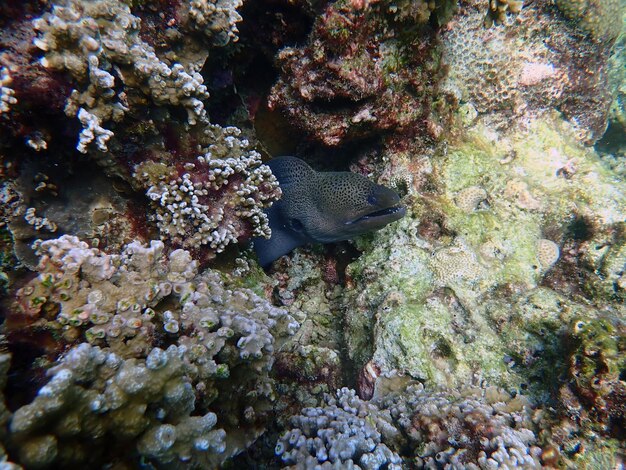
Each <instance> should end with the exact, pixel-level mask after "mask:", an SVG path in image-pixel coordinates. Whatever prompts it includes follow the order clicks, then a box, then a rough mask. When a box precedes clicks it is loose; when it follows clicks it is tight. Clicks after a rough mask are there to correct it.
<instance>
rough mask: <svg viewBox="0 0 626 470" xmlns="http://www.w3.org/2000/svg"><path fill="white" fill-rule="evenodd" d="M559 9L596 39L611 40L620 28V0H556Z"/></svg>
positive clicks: (615, 36) (621, 3) (621, 7)
mask: <svg viewBox="0 0 626 470" xmlns="http://www.w3.org/2000/svg"><path fill="white" fill-rule="evenodd" d="M555 4H556V6H557V8H558V9H559V10H561V11H562V12H563V14H564V15H565V16H566V17H567V18H568V19H570V20H572V21H574V22H575V23H576V25H577V26H578V27H579V28H581V29H582V30H583V31H585V32H586V33H589V34H590V35H591V37H592V38H593V39H594V40H596V41H612V40H615V38H617V36H618V35H619V33H620V31H621V30H622V12H623V8H624V5H623V2H621V0H604V1H601V0H556V1H555Z"/></svg>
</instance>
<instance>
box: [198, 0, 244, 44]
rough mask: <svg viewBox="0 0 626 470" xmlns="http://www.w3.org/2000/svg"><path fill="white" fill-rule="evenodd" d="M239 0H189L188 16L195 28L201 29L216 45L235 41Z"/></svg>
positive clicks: (238, 19)
mask: <svg viewBox="0 0 626 470" xmlns="http://www.w3.org/2000/svg"><path fill="white" fill-rule="evenodd" d="M241 4H242V1H241V0H191V1H190V2H189V17H190V18H191V20H192V23H193V26H194V28H195V29H197V30H199V31H202V32H203V33H204V34H205V35H206V36H207V37H209V38H210V39H211V40H212V42H213V43H215V44H216V45H225V44H227V43H228V42H230V41H237V39H238V38H237V33H238V32H239V31H238V30H237V23H238V22H239V21H241V15H239V13H237V8H239V7H240V6H241Z"/></svg>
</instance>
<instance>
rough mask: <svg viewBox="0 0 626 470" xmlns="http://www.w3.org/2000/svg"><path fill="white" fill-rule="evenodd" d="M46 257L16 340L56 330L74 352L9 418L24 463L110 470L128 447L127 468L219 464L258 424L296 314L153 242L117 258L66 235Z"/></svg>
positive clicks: (21, 312) (28, 291) (22, 293)
mask: <svg viewBox="0 0 626 470" xmlns="http://www.w3.org/2000/svg"><path fill="white" fill-rule="evenodd" d="M38 253H39V255H40V257H41V261H40V264H39V266H38V268H37V269H38V271H39V276H38V277H36V278H35V279H33V280H32V281H31V282H29V283H28V284H27V285H26V286H24V287H23V288H21V289H20V290H19V292H18V293H17V302H18V305H17V306H16V312H15V313H14V314H13V315H12V316H11V318H10V319H9V320H8V331H9V337H11V338H12V339H13V344H16V343H18V342H19V341H20V338H29V337H30V338H32V337H35V338H43V337H45V336H46V335H50V334H52V335H54V336H55V337H56V338H57V339H56V341H58V342H60V343H61V345H63V344H65V345H68V346H72V349H70V351H69V352H67V353H66V354H65V355H64V356H63V357H62V358H61V359H60V361H58V363H57V364H56V365H55V366H54V367H52V368H50V369H49V371H48V373H47V374H48V376H49V381H48V384H47V385H45V386H44V387H43V388H41V389H40V390H39V391H38V393H37V396H36V397H35V399H34V400H33V401H32V402H31V403H29V404H26V405H25V406H23V407H22V408H20V409H18V410H17V411H16V413H15V415H14V417H13V420H12V422H11V426H10V434H11V436H10V440H11V442H12V446H13V447H15V448H16V450H17V452H18V454H19V455H20V456H21V459H22V460H23V461H24V463H25V464H27V465H29V466H39V467H41V466H46V465H48V466H55V465H57V466H58V465H61V466H70V465H86V464H88V462H99V463H102V462H103V461H104V460H106V459H108V458H118V457H120V456H118V457H115V456H111V455H109V456H106V455H103V452H105V450H106V449H107V448H111V446H114V447H115V446H122V447H124V446H130V448H131V449H134V450H132V451H131V453H130V454H129V455H127V456H125V457H123V458H126V459H128V460H127V461H128V462H133V461H136V459H138V458H140V456H142V457H144V458H146V459H148V460H151V461H153V462H155V463H158V464H161V465H164V464H166V463H172V464H175V465H177V466H181V465H183V464H184V465H191V466H198V465H211V466H212V465H216V464H218V463H219V462H222V461H224V460H225V459H226V458H228V457H229V456H231V455H232V454H234V453H237V452H239V451H240V450H242V449H244V448H245V447H246V446H248V445H249V444H250V442H252V441H253V440H254V439H255V438H256V436H258V435H259V434H260V433H261V432H262V431H263V430H264V426H265V423H266V413H267V405H268V404H269V403H270V402H271V401H272V400H273V399H274V396H273V385H272V381H271V379H270V378H269V376H268V373H269V370H270V369H271V367H272V365H273V354H274V350H275V346H276V345H277V344H280V342H281V341H282V340H283V339H284V338H285V337H287V336H289V335H291V334H293V333H294V331H295V329H296V328H297V323H296V322H295V321H294V320H293V318H292V317H291V316H290V315H289V314H287V313H286V312H285V311H283V310H280V309H277V308H275V307H272V306H271V305H270V304H269V303H267V302H266V301H265V300H263V299H261V298H259V297H257V296H256V295H255V294H253V293H252V292H250V291H247V290H245V289H228V288H227V287H226V286H225V285H224V281H223V280H222V278H221V277H220V275H219V274H218V273H217V272H214V271H211V270H207V271H205V272H203V273H200V274H199V273H198V272H197V266H198V263H197V262H196V261H193V260H192V259H191V257H190V255H189V253H188V252H186V251H183V250H175V251H173V252H172V253H170V255H169V256H165V255H164V254H163V244H162V243H161V242H159V241H153V242H152V243H151V245H150V246H143V245H141V244H139V243H136V242H135V243H131V244H129V245H128V246H127V247H126V248H125V249H124V250H123V252H122V253H120V254H113V255H109V254H105V253H103V252H101V251H99V250H97V249H95V248H89V246H88V245H87V244H86V243H84V242H81V241H79V240H78V239H77V238H76V237H71V236H63V237H61V238H59V239H55V240H49V241H46V242H43V243H41V245H40V246H39V249H38ZM164 344H165V345H166V344H169V345H170V346H169V347H158V346H157V345H164ZM74 345H75V346H74ZM237 397H238V398H237ZM224 434H226V437H225V436H224ZM69 436H71V438H69ZM44 444H45V445H44ZM42 449H47V450H46V451H45V452H42ZM120 458H121V457H120ZM102 459H104V460H102Z"/></svg>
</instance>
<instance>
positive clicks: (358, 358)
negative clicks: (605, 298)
mask: <svg viewBox="0 0 626 470" xmlns="http://www.w3.org/2000/svg"><path fill="white" fill-rule="evenodd" d="M479 129H482V130H479ZM567 129H568V126H567V125H565V124H564V123H562V122H560V121H559V120H558V119H556V120H553V121H539V120H538V121H535V122H534V124H533V125H532V127H531V130H530V131H529V132H528V133H519V131H517V132H516V133H515V134H514V135H512V136H508V137H505V136H503V137H500V138H496V137H495V135H492V134H490V132H489V131H488V130H487V129H484V128H481V127H480V126H478V127H475V128H473V130H471V131H470V133H469V134H468V136H467V137H466V138H465V139H464V143H463V144H462V146H461V147H458V148H454V147H453V146H452V147H450V148H449V149H448V152H447V154H446V155H445V156H442V157H440V158H438V159H435V160H434V161H433V166H434V169H433V173H434V174H435V175H437V178H440V179H439V180H435V181H436V184H437V187H438V188H439V191H440V192H437V193H434V194H429V195H427V196H426V197H421V198H420V197H415V198H412V199H411V200H410V202H408V212H409V215H408V216H407V217H405V218H404V219H403V220H401V221H400V222H398V224H396V226H394V227H388V228H385V229H383V230H382V231H380V232H377V233H376V234H374V235H373V236H371V237H370V238H369V239H365V240H361V241H359V243H358V244H357V246H358V247H360V248H361V249H363V250H364V253H363V254H362V255H361V257H360V258H359V259H358V260H357V261H356V262H354V263H353V264H351V265H350V266H349V267H348V270H347V276H348V277H349V278H350V286H349V288H348V289H347V290H346V293H345V299H344V305H345V311H346V320H345V326H344V328H345V329H344V331H345V338H346V344H347V347H348V354H349V357H350V358H351V360H352V361H354V363H355V365H356V368H357V370H359V369H361V368H362V367H363V366H365V364H366V363H368V362H369V361H370V360H372V361H373V362H374V363H375V364H376V365H377V366H378V367H379V368H380V369H381V371H382V373H387V372H389V371H391V370H399V371H401V372H405V373H408V374H410V375H411V376H413V377H415V378H419V379H421V380H426V381H428V382H429V383H435V384H440V385H447V386H458V385H460V384H462V383H467V382H468V381H470V380H472V378H473V377H475V376H478V377H481V378H483V379H486V380H488V381H489V383H492V384H499V385H504V386H508V387H511V388H517V387H520V386H521V385H522V384H525V385H526V386H528V385H529V383H528V377H529V376H531V375H533V374H532V373H531V372H530V369H528V367H530V363H528V364H527V365H524V364H525V361H522V364H520V363H519V362H517V365H516V367H511V364H510V363H507V361H506V358H507V356H509V355H514V356H516V357H520V356H517V354H518V352H517V351H518V350H520V349H524V348H526V349H527V350H528V351H531V350H532V349H533V347H534V346H531V345H533V343H535V341H538V342H539V343H541V342H546V344H552V345H553V346H551V347H553V348H556V349H558V348H559V347H561V348H562V345H560V343H559V341H558V337H559V334H563V333H564V328H565V327H564V325H565V324H567V323H568V322H569V321H571V320H572V315H573V314H572V313H571V312H573V311H576V310H577V309H578V308H582V307H576V305H577V304H578V303H577V301H575V300H565V299H562V300H561V302H562V303H563V305H568V307H567V309H565V310H562V311H563V313H565V312H570V313H568V314H567V315H565V317H563V318H561V319H560V320H559V321H555V322H554V323H552V322H547V318H541V315H540V316H538V317H537V318H536V320H535V319H533V320H531V319H530V318H526V317H525V314H524V312H523V311H520V310H519V309H520V308H523V305H524V300H523V299H524V298H525V297H524V293H526V294H529V293H531V292H532V291H533V289H535V288H536V287H537V286H538V285H539V284H540V283H542V282H543V280H544V279H546V280H550V282H551V284H549V285H551V286H552V288H553V289H554V290H555V291H556V292H562V293H563V294H564V295H567V294H569V293H570V292H571V291H572V289H573V290H575V291H576V292H578V294H579V295H580V294H582V292H583V290H582V288H581V286H580V285H579V284H578V283H579V280H580V279H581V277H580V276H582V279H588V280H589V282H590V283H591V282H596V283H598V282H602V281H601V280H602V279H604V278H605V276H603V275H602V274H600V271H597V269H598V267H599V266H600V263H601V262H602V258H601V257H598V258H597V259H596V261H595V265H594V266H589V268H584V267H582V266H577V267H576V268H575V269H576V270H577V272H578V273H582V274H579V275H578V276H571V275H565V274H563V275H561V273H566V272H567V273H569V272H570V271H571V270H572V269H574V267H572V266H571V265H569V262H570V261H569V258H566V259H562V260H559V259H558V252H559V250H558V247H557V246H556V245H557V243H555V242H558V243H563V241H565V242H568V241H569V240H572V239H573V238H575V237H580V234H578V233H577V232H573V231H572V220H573V219H574V220H584V221H586V222H584V223H585V224H588V225H586V226H587V227H593V229H591V228H590V229H589V233H588V234H586V235H584V240H579V242H578V243H579V244H580V245H582V246H583V247H587V248H585V250H586V249H588V250H589V251H590V252H593V253H596V251H597V250H596V249H595V248H594V247H595V246H604V245H605V243H613V244H614V245H613V247H611V245H609V246H607V248H606V250H611V249H617V247H618V246H621V242H620V241H619V239H617V240H616V239H615V237H614V235H613V234H614V233H615V230H618V229H619V227H620V226H621V223H622V222H621V221H622V220H623V218H624V216H625V215H626V199H625V198H624V193H623V192H622V191H621V190H620V187H619V186H618V185H616V184H615V181H614V179H613V177H612V175H611V173H610V172H609V170H608V169H607V168H605V167H604V166H603V164H602V162H601V160H600V159H599V158H598V157H597V156H596V155H595V154H594V153H593V152H592V151H590V150H588V149H585V148H583V147H581V146H580V145H579V144H577V143H576V140H575V138H574V137H573V136H572V134H571V130H570V131H568V130H567ZM474 132H477V133H474ZM568 133H569V136H568ZM472 135H473V137H472ZM490 136H492V137H493V138H492V137H490ZM511 181H518V182H519V185H518V190H517V191H512V190H511ZM474 186H479V187H481V188H484V190H485V191H486V192H487V193H488V194H489V205H488V206H485V207H484V208H482V207H481V208H480V209H478V210H474V211H470V212H467V211H466V210H463V209H461V208H459V207H458V206H457V204H456V203H455V202H454V201H455V200H456V199H455V198H456V197H457V196H458V193H459V191H461V190H463V189H465V188H469V187H474ZM433 208H434V209H433ZM435 225H436V226H438V227H440V229H439V230H440V231H439V233H438V234H437V235H436V236H434V237H432V238H431V237H429V236H428V237H424V235H427V234H428V233H430V232H423V231H421V228H422V227H426V226H435ZM618 233H621V232H618ZM548 234H549V236H550V240H551V241H549V242H547V241H545V239H546V236H547V235H548ZM607 236H608V237H613V238H612V242H607V241H606V237H607ZM552 240H554V241H552ZM546 248H548V249H546ZM605 252H606V251H605ZM555 261H556V264H554V263H555ZM615 266H621V265H620V263H615ZM550 267H551V269H550V270H549V271H547V269H548V268H550ZM546 271H547V273H546ZM618 272H619V271H618ZM553 273H554V274H553ZM552 276H553V277H552ZM618 277H619V276H617V277H614V278H613V279H614V280H616V279H617V278H618ZM557 279H558V281H557ZM608 282H609V281H607V283H608ZM607 285H608V284H607ZM551 295H558V294H556V293H554V294H551ZM496 300H498V303H497V304H498V305H500V306H499V307H496V304H492V301H496ZM600 302H601V301H600ZM607 308H608V307H607ZM614 308H615V309H616V310H619V309H618V307H614ZM559 310H561V309H559ZM583 311H584V312H585V313H584V315H585V316H590V317H595V316H597V312H596V311H595V310H594V309H583ZM548 312H551V313H550V315H554V313H552V312H553V311H552V310H550V309H548V310H547V311H546V312H544V314H543V315H547V314H548ZM518 317H519V320H516V318H518ZM524 318H526V319H524ZM557 318H558V317H557ZM535 321H536V322H537V324H536V323H535ZM544 321H546V322H547V323H545V324H543V322H544ZM563 322H565V323H563ZM539 324H543V326H542V328H543V329H544V330H545V333H544V338H543V339H541V338H539V339H538V340H534V339H531V338H532V337H533V336H532V335H530V332H531V331H533V330H539ZM500 325H502V327H501V326H500ZM503 325H507V326H506V328H511V330H512V333H511V335H508V334H506V331H505V330H506V328H505V327H504V326H503ZM545 335H548V336H549V337H550V338H552V339H551V340H550V341H549V342H548V341H547V337H546V336H545ZM524 344H525V345H526V346H523V345H524ZM523 355H524V354H522V355H521V357H523ZM531 369H532V368H531ZM535 385H537V386H538V387H539V388H540V389H541V387H547V389H550V390H553V389H554V383H552V384H551V385H550V384H548V383H547V382H546V383H544V384H541V383H537V384H533V385H532V386H535ZM544 390H545V388H544ZM538 393H541V392H539V391H538Z"/></svg>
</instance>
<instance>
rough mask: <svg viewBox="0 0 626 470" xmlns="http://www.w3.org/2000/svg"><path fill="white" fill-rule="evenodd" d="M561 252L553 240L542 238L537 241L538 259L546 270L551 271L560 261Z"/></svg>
mask: <svg viewBox="0 0 626 470" xmlns="http://www.w3.org/2000/svg"><path fill="white" fill-rule="evenodd" d="M560 255H561V251H560V249H559V245H557V244H556V243H554V242H553V241H552V240H548V239H546V238H542V239H540V240H538V241H537V259H538V260H539V264H540V265H541V267H542V268H543V269H544V270H548V269H550V268H551V267H552V266H554V265H555V264H556V262H557V261H558V260H559V256H560Z"/></svg>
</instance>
